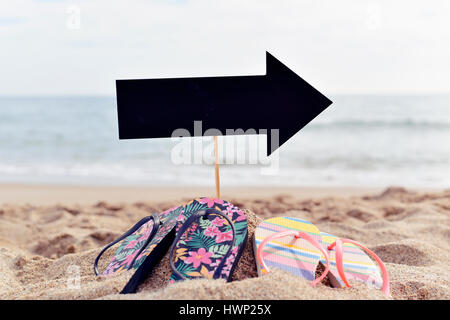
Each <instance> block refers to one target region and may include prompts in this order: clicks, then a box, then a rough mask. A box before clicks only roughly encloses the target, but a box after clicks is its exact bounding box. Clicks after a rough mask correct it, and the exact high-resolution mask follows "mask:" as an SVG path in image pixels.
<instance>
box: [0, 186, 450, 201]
mask: <svg viewBox="0 0 450 320" xmlns="http://www.w3.org/2000/svg"><path fill="white" fill-rule="evenodd" d="M388 187H389V186H386V187H352V186H342V187H273V186H268V187H255V186H245V187H243V186H242V187H236V186H225V187H222V189H221V198H223V199H230V198H233V199H236V198H257V197H261V198H266V197H274V196H279V195H287V196H290V197H293V198H295V199H307V198H323V197H334V196H339V197H353V196H362V195H368V194H377V193H380V192H382V191H383V190H385V189H386V188H388ZM406 188H407V189H408V190H411V191H417V192H438V191H442V190H445V189H442V188H409V187H406ZM199 196H209V197H215V186H213V185H211V186H203V187H199V186H195V187H191V186H185V187H180V186H177V187H168V186H163V187H153V186H150V187H148V186H88V185H85V186H83V185H43V184H7V183H0V205H4V204H31V205H54V204H61V203H64V204H83V205H89V204H95V203H98V202H101V201H105V202H116V203H117V202H121V203H133V202H139V201H152V202H153V201H172V200H179V199H180V198H182V199H188V198H196V197H199Z"/></svg>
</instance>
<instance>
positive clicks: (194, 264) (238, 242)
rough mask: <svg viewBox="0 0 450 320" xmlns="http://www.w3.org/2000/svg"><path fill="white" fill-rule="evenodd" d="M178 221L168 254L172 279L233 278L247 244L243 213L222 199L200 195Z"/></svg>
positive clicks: (245, 221)
mask: <svg viewBox="0 0 450 320" xmlns="http://www.w3.org/2000/svg"><path fill="white" fill-rule="evenodd" d="M177 220H178V222H177V227H176V237H175V240H174V241H173V244H172V247H171V249H170V253H169V259H170V265H171V268H172V275H171V277H170V282H175V281H179V280H184V279H192V278H208V279H219V278H223V279H226V280H227V281H230V280H231V277H232V275H233V272H234V269H235V267H236V265H237V263H238V261H239V259H240V257H241V255H242V252H243V250H244V248H245V245H246V243H247V238H248V230H247V218H246V216H245V214H244V212H243V211H242V210H241V209H239V208H238V207H236V206H234V205H233V204H231V203H229V202H226V201H223V200H220V199H213V198H198V199H195V200H192V201H191V202H190V203H188V204H187V205H186V206H185V207H184V208H183V210H182V212H181V214H180V215H179V217H178V219H177Z"/></svg>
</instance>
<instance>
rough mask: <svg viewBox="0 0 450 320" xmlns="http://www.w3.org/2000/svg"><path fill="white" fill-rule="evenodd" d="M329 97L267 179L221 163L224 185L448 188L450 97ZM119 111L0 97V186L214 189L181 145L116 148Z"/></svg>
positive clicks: (77, 101) (102, 105)
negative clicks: (180, 155)
mask: <svg viewBox="0 0 450 320" xmlns="http://www.w3.org/2000/svg"><path fill="white" fill-rule="evenodd" d="M329 98H330V99H331V100H332V101H333V104H332V105H331V106H330V107H329V108H328V109H327V110H325V111H324V112H322V113H321V114H320V115H319V116H318V117H317V118H316V119H314V120H313V121H312V122H311V123H309V124H308V125H307V126H306V127H304V128H303V129H302V130H301V131H300V132H299V133H297V134H296V135H295V136H294V137H293V138H291V139H290V140H289V141H288V142H286V143H285V144H284V145H283V146H281V147H280V149H279V152H278V156H279V167H278V170H277V171H276V173H272V174H263V173H262V170H261V169H262V167H264V166H265V164H264V161H260V162H258V163H256V164H255V163H252V164H248V163H245V164H237V163H231V164H226V165H222V166H221V182H222V184H224V185H230V186H231V185H241V186H242V185H249V186H330V187H333V186H373V187H383V186H387V185H404V186H408V187H444V188H448V187H450V96H449V95H428V96H419V95H411V96H408V95H403V96H401V95H392V96H382V95H335V96H330V97H329ZM116 108H117V105H116V100H115V97H89V96H71V97H69V96H67V97H65V96H58V97H51V96H45V97H43V96H41V97H0V183H46V184H81V185H153V186H160V185H164V186H198V185H212V184H214V168H213V166H212V165H211V163H210V162H211V161H205V162H204V163H201V164H198V163H196V164H189V163H181V164H180V162H179V161H178V162H177V161H174V159H173V152H172V151H173V150H174V148H175V147H176V146H177V145H178V144H179V143H180V141H179V140H177V139H170V138H169V139H151V140H150V139H140V140H119V138H118V126H117V109H116ZM274 112H276V108H275V109H274ZM174 116H176V115H174ZM238 116H239V115H236V117H238ZM198 120H201V119H198ZM188 129H190V128H188ZM205 129H206V128H205ZM230 129H237V128H233V126H232V124H230ZM255 129H259V128H255ZM186 139H192V138H186ZM196 139H202V142H204V143H205V144H206V145H208V143H209V144H210V143H211V141H212V138H211V137H205V138H193V139H192V141H194V140H196ZM227 139H233V138H228V137H227V138H225V140H224V138H220V139H219V141H220V143H224V142H226V141H228V140H227ZM258 139H262V142H263V143H262V144H263V145H264V141H265V137H260V138H258ZM196 141H198V140H196ZM260 142H261V140H260ZM239 148H240V149H239ZM244 149H248V150H244ZM254 151H255V150H253V149H252V148H250V147H246V146H245V145H241V146H238V147H237V150H236V152H237V153H247V154H249V156H250V154H251V153H252V152H254ZM255 152H256V151H255ZM223 153H224V152H222V154H221V159H223V158H224V157H225V156H226V154H225V155H224V154H223ZM206 158H208V157H206ZM262 160H263V159H262Z"/></svg>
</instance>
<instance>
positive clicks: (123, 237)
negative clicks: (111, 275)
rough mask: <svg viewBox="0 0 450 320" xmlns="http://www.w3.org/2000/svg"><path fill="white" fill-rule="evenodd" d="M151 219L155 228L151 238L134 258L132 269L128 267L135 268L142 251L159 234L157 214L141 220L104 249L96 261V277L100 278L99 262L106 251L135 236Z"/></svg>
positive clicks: (159, 222)
mask: <svg viewBox="0 0 450 320" xmlns="http://www.w3.org/2000/svg"><path fill="white" fill-rule="evenodd" d="M151 219H153V228H152V232H151V233H150V236H149V237H148V238H147V241H146V242H145V245H144V246H142V248H141V249H140V250H139V253H138V254H137V255H136V256H135V257H134V259H133V261H132V262H131V264H130V267H128V270H129V269H130V268H131V267H132V266H133V264H134V262H135V261H136V258H137V257H138V256H139V254H141V252H142V250H143V249H144V248H145V247H146V246H147V245H148V243H149V242H150V241H151V240H152V239H153V237H154V236H155V234H156V232H158V230H159V226H160V224H161V221H160V219H159V215H158V214H157V213H154V214H152V215H151V216H148V217H145V218H142V219H141V220H139V221H138V222H137V223H136V224H135V225H134V226H132V227H131V228H130V229H129V230H128V231H127V232H125V233H124V234H122V235H121V236H120V237H119V238H117V239H116V240H114V241H113V242H111V243H110V244H108V245H107V246H106V247H104V248H103V250H102V251H100V253H99V254H98V256H97V257H96V258H95V261H94V273H95V275H96V276H98V262H99V261H100V257H101V256H102V255H103V253H105V252H106V250H108V249H109V248H110V247H112V246H113V245H115V244H116V243H118V242H120V241H122V240H123V239H125V238H126V237H128V236H130V235H131V234H133V233H134V232H136V230H138V229H139V228H140V227H141V226H142V225H144V224H146V223H147V222H149V221H150V220H151Z"/></svg>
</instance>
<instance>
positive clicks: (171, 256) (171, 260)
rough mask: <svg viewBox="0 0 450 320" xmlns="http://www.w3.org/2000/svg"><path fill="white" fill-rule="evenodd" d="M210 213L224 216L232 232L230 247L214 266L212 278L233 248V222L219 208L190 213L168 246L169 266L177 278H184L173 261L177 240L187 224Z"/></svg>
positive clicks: (219, 270) (234, 235)
mask: <svg viewBox="0 0 450 320" xmlns="http://www.w3.org/2000/svg"><path fill="white" fill-rule="evenodd" d="M210 214H217V215H219V216H221V217H222V218H224V219H225V220H226V221H227V222H228V224H229V225H230V226H231V230H232V233H233V242H232V244H231V246H230V248H229V249H228V251H227V253H226V254H225V255H224V257H223V258H222V261H221V262H220V264H219V266H218V267H217V268H216V271H214V274H213V279H215V278H216V276H217V275H219V274H220V272H222V269H223V266H224V264H225V262H226V260H227V258H228V257H229V255H230V254H231V251H232V250H233V248H234V246H235V244H236V230H235V229H234V224H233V222H232V221H231V220H230V218H228V217H227V216H226V215H224V214H223V213H222V212H220V211H219V210H216V209H208V210H206V211H205V210H202V211H199V212H196V213H194V214H193V215H191V216H190V217H189V218H188V219H187V220H186V221H185V222H184V223H183V225H182V226H181V228H180V229H179V230H178V232H177V236H176V238H175V240H174V241H173V244H172V247H171V248H170V252H169V261H170V267H171V268H172V271H173V273H174V274H175V275H176V276H178V277H179V278H181V279H182V280H186V277H185V276H184V275H183V274H181V273H180V272H179V271H178V269H177V267H176V266H175V264H174V262H173V252H174V250H175V247H176V245H177V243H178V241H180V239H181V237H182V236H183V234H184V232H185V231H186V230H187V229H188V228H189V226H190V225H191V224H192V222H194V220H197V219H200V218H201V217H203V216H205V217H206V216H208V215H210Z"/></svg>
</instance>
